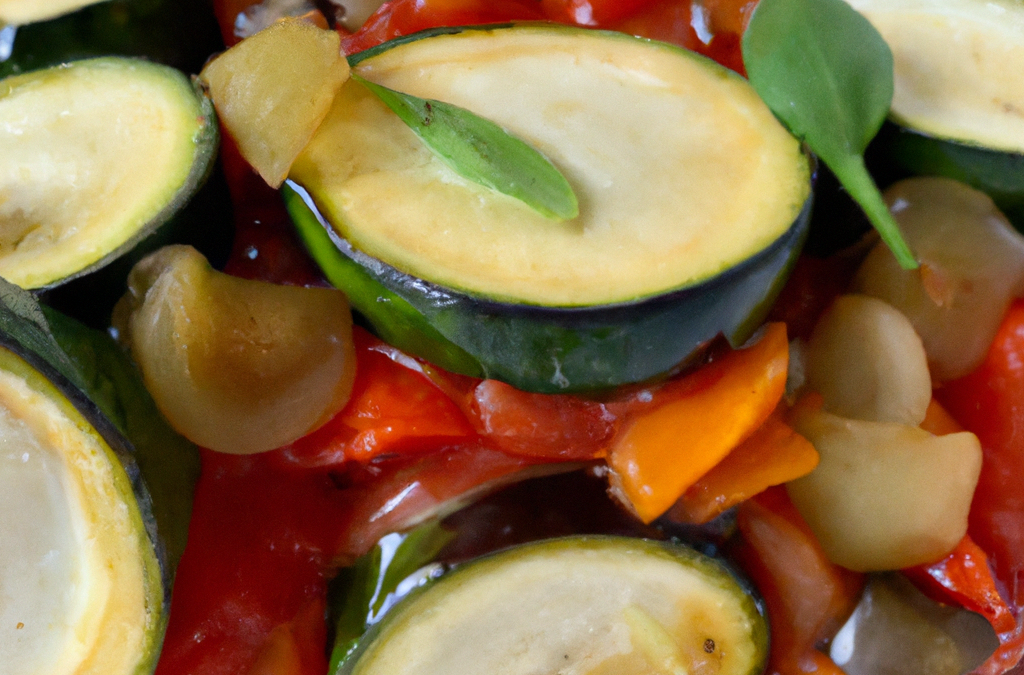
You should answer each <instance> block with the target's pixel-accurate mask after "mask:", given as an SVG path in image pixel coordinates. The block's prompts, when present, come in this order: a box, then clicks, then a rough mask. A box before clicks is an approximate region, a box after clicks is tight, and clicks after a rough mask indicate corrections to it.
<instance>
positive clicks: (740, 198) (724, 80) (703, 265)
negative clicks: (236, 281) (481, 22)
mask: <svg viewBox="0 0 1024 675" xmlns="http://www.w3.org/2000/svg"><path fill="white" fill-rule="evenodd" d="M354 70H355V72H357V73H359V74H360V75H361V76H362V77H364V78H366V79H367V80H370V81H373V82H376V83H378V84H382V85H384V86H387V87H389V88H391V89H395V90H398V91H402V92H405V93H409V94H412V95H415V96H419V97H423V98H432V99H437V100H442V101H445V102H447V103H451V104H454V105H457V106H460V107H463V108H466V109H468V110H470V111H472V112H474V113H476V114H478V115H480V116H482V117H484V118H486V119H489V120H491V121H493V122H496V123H497V124H499V125H501V126H502V127H504V128H506V129H507V130H509V131H510V132H512V133H513V134H515V135H516V136H518V137H519V138H521V139H523V140H524V141H526V142H527V143H528V144H530V145H531V146H532V147H534V148H535V149H537V150H539V151H540V152H542V153H543V154H544V155H545V156H547V157H548V158H549V159H550V160H551V161H552V162H553V163H554V165H555V166H556V167H557V168H558V169H559V170H560V171H561V172H562V173H563V174H564V175H565V176H566V177H567V178H568V180H569V182H570V184H571V185H572V187H573V189H574V191H575V192H576V195H577V197H578V199H579V202H580V216H579V217H578V218H575V219H572V220H569V221H565V222H555V221H551V220H549V219H546V218H545V217H543V216H541V215H539V214H537V213H535V212H533V211H532V210H531V209H530V208H529V207H528V206H526V205H525V204H523V203H521V202H518V201H516V200H514V199H512V198H509V197H507V196H504V195H500V194H497V193H494V192H492V191H489V190H487V189H486V188H483V187H480V186H478V185H475V184H471V183H467V181H465V180H464V179H462V178H460V177H459V176H458V175H456V174H455V173H454V172H453V171H452V170H451V169H449V168H448V167H447V166H446V165H444V164H443V163H442V162H441V161H440V160H438V159H436V158H435V157H434V156H433V155H432V154H431V152H430V151H429V150H427V149H426V148H424V147H423V145H422V143H421V142H419V140H418V139H417V138H416V137H415V136H414V135H413V134H412V132H411V131H409V130H408V129H407V128H405V126H404V125H403V124H402V122H400V121H399V120H398V119H397V117H396V116H394V115H393V114H392V113H391V112H390V111H389V110H388V109H387V108H386V107H385V106H384V105H383V104H382V103H381V102H380V101H378V100H377V99H376V98H375V97H374V96H373V95H371V94H370V93H369V92H368V91H367V90H366V89H365V88H364V87H362V86H361V85H360V84H358V83H357V82H350V83H348V84H346V85H345V86H344V87H343V89H342V92H341V93H340V95H339V96H338V98H337V99H336V101H335V104H334V107H333V109H332V111H331V113H330V114H329V115H328V118H327V119H326V120H325V122H324V124H323V125H322V126H321V128H320V130H319V131H318V133H317V134H316V136H314V138H313V141H312V142H311V144H310V145H309V146H308V147H307V149H306V151H305V152H304V153H303V155H300V157H299V159H298V160H297V162H296V163H295V165H294V166H293V169H292V173H291V177H292V179H293V180H295V181H296V182H297V183H299V184H301V185H303V186H304V187H306V188H307V189H308V190H309V191H310V193H312V194H313V196H314V198H315V199H316V201H317V204H318V205H319V207H320V208H321V209H322V210H323V211H324V212H325V214H326V215H327V217H328V219H329V220H330V221H331V223H332V224H333V225H334V226H335V227H336V228H338V230H339V231H340V233H341V235H342V236H344V237H345V238H346V239H348V240H349V241H350V242H351V243H352V245H353V246H354V247H355V248H357V249H359V250H362V251H364V252H366V253H368V254H369V255H371V256H374V257H376V258H379V259H381V260H383V261H385V262H387V263H389V264H391V265H393V266H395V267H396V268H398V269H400V270H402V271H404V272H407V273H409V274H412V275H413V276H417V277H420V278H423V279H427V280H429V281H431V282H434V283H437V284H440V285H442V286H446V287H449V288H454V289H458V290H461V291H465V292H469V293H472V294H475V295H477V296H482V297H488V298H493V299H498V300H502V301H511V302H518V303H524V304H532V305H539V306H594V305H603V304H611V303H618V302H627V301H633V300H636V299H639V298H644V297H650V296H654V295H657V294H661V293H664V292H667V291H671V290H675V289H678V288H682V287H687V286H691V285H694V284H697V283H700V282H702V281H705V280H706V279H708V278H711V277H714V276H715V275H716V274H719V273H721V272H723V271H725V270H727V269H729V268H731V267H733V266H735V265H737V264H738V263H740V262H742V261H744V260H746V259H748V258H750V257H752V256H753V255H754V254H756V253H757V252H759V251H761V250H763V249H764V248H766V247H767V246H769V245H770V244H771V243H772V242H773V241H775V240H776V239H778V238H779V237H780V236H781V235H782V234H783V233H784V232H786V231H787V230H788V229H789V228H790V227H791V226H792V224H793V223H794V221H795V220H796V219H797V216H798V215H799V213H800V211H801V208H802V207H803V206H804V203H805V201H806V199H807V196H808V193H809V168H808V162H807V159H806V157H804V155H803V154H802V153H801V149H800V145H799V143H798V142H797V141H796V139H794V138H793V137H792V136H790V135H789V133H788V132H787V131H786V130H785V129H784V128H783V127H782V126H781V125H780V124H779V123H778V122H777V121H776V120H775V118H774V117H773V116H772V114H771V113H770V111H769V110H768V108H767V107H766V106H765V105H764V104H763V103H762V102H761V100H760V99H759V98H758V97H757V95H756V94H755V93H754V91H753V89H751V88H750V87H749V85H748V84H747V83H746V81H745V80H742V79H741V78H739V77H737V76H735V75H734V74H730V73H729V72H728V71H726V70H725V69H723V68H721V67H719V66H717V65H715V64H713V63H712V62H710V61H707V60H705V59H703V58H701V57H697V56H694V55H690V54H688V53H686V52H684V51H682V50H679V49H676V48H674V47H670V46H667V45H659V44H656V43H651V42H647V41H642V40H638V39H634V38H631V37H627V36H612V35H610V34H607V33H598V32H590V31H574V30H567V29H564V28H560V29H556V28H547V27H536V26H534V27H517V28H513V29H503V30H494V31H485V30H476V31H466V32H463V33H457V34H451V35H443V36H436V37H432V38H429V39H420V40H413V41H410V42H407V43H405V44H399V45H397V46H394V47H391V48H390V49H386V50H383V51H381V52H380V53H378V54H375V55H373V56H371V57H369V58H366V59H365V60H362V61H360V62H359V63H358V64H357V65H356V66H355V69H354Z"/></svg>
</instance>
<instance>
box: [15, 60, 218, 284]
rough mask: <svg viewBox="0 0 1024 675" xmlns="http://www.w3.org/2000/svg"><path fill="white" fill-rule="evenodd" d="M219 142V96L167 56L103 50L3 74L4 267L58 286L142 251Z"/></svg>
mask: <svg viewBox="0 0 1024 675" xmlns="http://www.w3.org/2000/svg"><path fill="white" fill-rule="evenodd" d="M216 148H217V125H216V120H215V118H214V113H213V107H212V105H211V104H210V102H209V100H208V99H206V98H205V97H204V96H202V95H201V94H199V93H198V92H197V91H196V89H195V88H194V87H193V86H192V84H191V83H190V82H189V80H188V79H187V78H186V77H185V76H184V75H182V74H181V73H180V72H178V71H176V70H173V69H171V68H167V67H165V66H160V65H156V64H152V63H148V62H145V61H139V60H134V59H123V58H100V59H91V60H86V61H77V62H73V63H70V64H67V65H62V66H58V67H54V68H50V69H47V70H41V71H35V72H32V73H27V74H25V75H17V76H13V77H9V78H6V79H4V80H2V81H0V276H2V277H3V278H5V279H7V280H8V281H11V282H12V283H15V284H17V285H19V286H21V287H22V288H30V289H39V288H48V287H52V286H56V285H58V284H61V283H63V282H66V281H69V280H71V279H74V278H76V277H79V276H82V275H84V274H87V273H89V272H91V271H93V270H95V269H98V268H100V267H102V266H104V265H106V264H107V263H109V262H111V261H113V260H114V259H115V258H117V257H118V256H119V255H121V254H123V253H126V252H128V251H130V250H131V249H133V248H134V247H135V246H136V245H137V244H138V243H140V242H141V241H142V240H143V239H145V238H147V237H148V236H149V235H152V234H153V233H154V232H155V231H156V230H157V229H159V228H160V226H161V225H163V224H164V223H166V222H167V221H168V220H169V219H170V218H171V216H172V215H173V214H174V213H175V212H176V211H177V210H178V209H179V208H181V207H182V206H183V205H184V204H185V203H186V202H187V201H188V200H189V198H190V197H191V196H192V194H193V193H194V192H195V191H196V189H197V188H198V187H199V186H200V185H201V184H202V182H203V180H204V179H205V177H206V175H207V173H208V171H209V169H210V167H211V164H212V161H213V158H214V156H215V154H216Z"/></svg>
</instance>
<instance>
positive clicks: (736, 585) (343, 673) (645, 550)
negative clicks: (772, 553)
mask: <svg viewBox="0 0 1024 675" xmlns="http://www.w3.org/2000/svg"><path fill="white" fill-rule="evenodd" d="M616 549H620V550H621V552H622V553H623V554H624V556H625V557H624V558H623V562H624V563H625V561H626V560H628V559H629V558H634V559H635V558H645V557H648V556H649V557H652V558H657V559H661V560H666V561H670V562H672V563H676V564H679V565H681V566H684V567H687V568H689V569H691V570H692V571H694V572H695V573H696V574H697V575H698V576H699V577H701V578H702V580H703V582H704V583H706V584H707V585H708V586H711V587H715V588H717V589H720V590H723V591H724V592H726V593H728V594H730V595H734V596H735V597H736V598H737V599H738V604H739V607H740V608H741V611H742V613H743V614H744V615H745V617H746V618H747V619H748V620H749V630H750V633H749V636H748V637H749V641H750V643H751V645H752V647H753V652H754V658H753V659H752V661H751V663H749V669H747V670H746V672H745V673H744V675H759V674H760V673H761V672H763V670H764V666H765V663H766V661H767V656H768V646H769V630H768V622H767V620H766V618H765V615H764V611H763V608H762V606H761V604H760V602H759V600H758V598H757V597H756V596H755V595H754V593H753V591H752V588H751V586H750V585H749V584H748V583H747V582H746V581H745V580H742V579H741V578H739V577H737V576H736V575H735V573H734V572H733V571H732V569H731V568H730V567H728V566H726V565H725V564H723V563H722V562H720V561H719V560H717V559H715V558H711V557H708V556H705V555H703V554H701V553H699V552H697V551H696V550H694V549H692V548H689V547H687V546H684V545H681V544H677V543H671V542H663V541H656V540H652V539H639V538H632V537H624V536H615V535H577V536H569V537H561V538H556V539H545V540H540V541H535V542H532V543H528V544H521V545H518V546H514V547H512V548H509V549H504V550H501V551H498V552H496V553H491V554H488V555H485V556H483V557H481V558H477V559H475V560H472V561H470V562H468V563H464V564H461V565H458V566H456V567H455V568H454V569H453V570H451V571H448V572H447V573H445V574H443V575H441V576H434V577H431V578H429V579H427V580H426V581H424V582H423V583H422V584H421V585H420V586H418V587H417V588H415V589H414V590H412V591H411V592H409V593H408V595H406V596H404V597H403V598H402V599H401V600H400V601H399V603H398V604H397V605H395V606H394V607H393V608H391V609H390V610H388V612H387V614H385V615H384V617H383V618H382V619H381V620H380V621H378V622H377V623H374V624H373V625H372V626H370V628H369V629H368V630H367V632H366V633H364V634H363V636H362V637H361V638H360V639H359V642H358V644H357V646H356V647H355V648H354V649H352V651H351V652H349V654H348V655H347V657H346V658H344V659H343V660H341V661H340V662H339V663H338V664H337V666H336V667H335V669H334V670H333V671H332V673H331V675H359V674H360V673H362V672H364V671H365V662H366V660H369V659H366V658H365V657H367V656H372V654H371V652H372V651H373V650H374V649H376V648H377V647H378V646H379V645H377V644H375V643H377V642H378V641H385V642H386V641H387V640H388V638H389V637H390V635H389V632H394V630H395V626H396V625H398V626H399V627H398V630H401V629H402V627H403V624H409V623H410V622H411V621H414V620H415V615H416V613H417V612H423V613H431V612H432V611H435V608H433V607H431V603H430V600H429V598H430V595H431V594H433V595H440V594H443V593H445V591H446V589H447V588H451V589H453V590H454V591H455V592H458V589H459V587H460V585H462V584H464V583H466V580H467V578H469V579H471V578H472V576H473V575H487V574H488V573H489V572H491V571H494V570H500V568H501V567H502V566H503V565H504V564H506V562H511V563H513V564H514V563H515V562H516V561H518V560H523V559H529V558H536V557H538V556H544V555H546V554H548V553H551V554H554V555H558V554H559V553H560V552H563V551H568V552H571V551H584V552H592V553H595V554H601V553H603V552H607V551H615V550H616ZM496 609H497V608H496ZM719 609H720V608H719ZM707 611H714V610H712V609H711V608H708V610H707ZM409 617H412V618H411V619H410V618H409Z"/></svg>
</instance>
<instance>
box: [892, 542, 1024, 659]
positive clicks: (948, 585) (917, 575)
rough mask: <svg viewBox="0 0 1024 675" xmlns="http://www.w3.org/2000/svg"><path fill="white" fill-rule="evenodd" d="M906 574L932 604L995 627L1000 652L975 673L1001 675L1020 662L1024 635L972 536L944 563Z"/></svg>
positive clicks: (986, 559)
mask: <svg viewBox="0 0 1024 675" xmlns="http://www.w3.org/2000/svg"><path fill="white" fill-rule="evenodd" d="M903 572H904V574H906V575H907V577H908V578H909V579H910V580H911V581H913V582H914V584H915V585H916V586H917V587H918V588H920V589H921V591H922V592H924V593H925V594H926V595H928V596H929V597H931V598H932V599H933V600H936V601H937V602H941V603H944V604H947V605H957V606H960V607H963V608H964V609H967V610H970V611H972V612H976V613H978V614H980V615H982V616H983V617H985V619H986V620H987V621H988V622H989V623H990V624H992V628H994V629H995V631H996V635H997V636H998V637H999V643H1000V646H999V649H997V650H996V653H995V654H993V655H992V657H991V658H989V660H988V661H986V662H985V663H984V664H982V665H981V666H979V667H978V668H976V669H975V670H974V671H973V672H974V673H976V674H977V675H1000V674H1001V673H1005V672H1006V671H1008V670H1009V669H1010V668H1011V667H1012V666H1013V665H1014V664H1016V663H1017V662H1018V661H1020V658H1021V655H1022V654H1024V631H1022V630H1021V629H1020V627H1019V626H1018V625H1017V622H1016V621H1015V620H1014V618H1013V614H1012V612H1011V611H1010V608H1009V606H1008V605H1007V604H1006V601H1005V600H1004V599H1003V598H1002V596H1000V595H999V591H998V590H997V589H996V583H995V580H994V579H993V578H992V572H991V569H990V568H989V564H988V556H986V555H985V552H984V551H982V550H981V549H980V548H979V547H978V545H977V544H975V543H974V542H973V541H972V540H971V538H970V536H967V537H964V538H963V540H962V541H961V542H960V543H959V544H958V545H957V547H956V549H954V550H953V551H952V552H951V553H950V554H949V555H947V556H946V557H945V558H943V559H942V560H940V561H938V562H935V563H932V564H931V565H922V566H920V567H913V568H910V569H907V570H904V571H903Z"/></svg>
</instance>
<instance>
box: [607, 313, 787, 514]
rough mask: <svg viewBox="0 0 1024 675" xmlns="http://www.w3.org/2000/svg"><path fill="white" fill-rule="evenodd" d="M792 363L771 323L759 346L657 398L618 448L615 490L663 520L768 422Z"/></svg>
mask: <svg viewBox="0 0 1024 675" xmlns="http://www.w3.org/2000/svg"><path fill="white" fill-rule="evenodd" d="M788 365H789V345H788V343H787V341H786V327H785V325H783V324H778V323H776V324H769V325H768V327H767V330H766V331H765V334H764V336H763V337H762V338H761V339H760V340H759V341H758V342H757V343H756V344H754V345H753V346H751V347H748V348H746V349H737V350H734V351H732V352H729V353H727V354H725V355H724V356H723V357H721V358H719V359H717V360H715V361H712V362H711V363H710V364H708V365H706V366H704V367H703V368H701V369H699V370H697V371H696V372H694V373H691V374H690V375H687V376H684V377H681V378H678V379H676V380H673V381H671V382H670V383H668V384H666V385H665V386H664V387H662V388H661V389H659V390H657V391H656V392H654V393H653V400H652V401H651V403H650V404H647V405H644V406H643V409H642V410H635V409H634V411H632V412H631V413H630V414H629V419H628V420H627V421H626V422H625V424H623V426H622V427H621V431H620V432H619V434H618V436H617V437H616V439H615V440H614V441H613V443H612V447H611V450H610V451H609V455H608V464H609V465H610V466H611V468H612V470H613V476H612V485H613V488H614V489H615V490H616V491H617V492H618V493H619V494H620V496H622V497H623V498H624V499H625V500H626V501H627V503H628V504H630V505H632V508H633V509H634V510H635V511H636V513H637V515H638V516H639V517H640V518H641V519H642V520H643V521H644V522H645V523H649V522H651V521H652V520H654V519H655V518H657V517H658V516H660V515H661V514H663V513H664V512H665V511H667V510H668V509H669V507H671V506H672V504H674V503H675V502H676V500H678V499H679V497H680V496H682V494H683V493H684V492H686V490H687V489H688V488H689V487H690V486H692V485H693V484H694V483H696V482H697V481H698V480H699V479H700V478H701V477H702V476H703V475H704V474H706V473H707V472H708V471H709V470H710V469H711V468H712V467H713V466H715V465H716V464H718V463H719V462H720V461H722V459H723V458H724V457H725V456H726V455H727V454H729V452H730V451H732V450H733V448H735V447H736V446H738V445H739V444H740V443H742V442H743V441H745V440H746V439H747V438H749V437H750V436H751V435H752V434H753V433H754V432H755V431H756V430H757V429H758V427H760V426H761V425H762V424H763V423H764V421H765V420H766V419H768V416H769V415H770V414H771V412H772V411H773V410H774V409H775V406H776V405H777V404H778V402H779V400H780V399H781V398H782V394H783V393H784V392H785V388H786V368H787V367H788Z"/></svg>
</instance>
